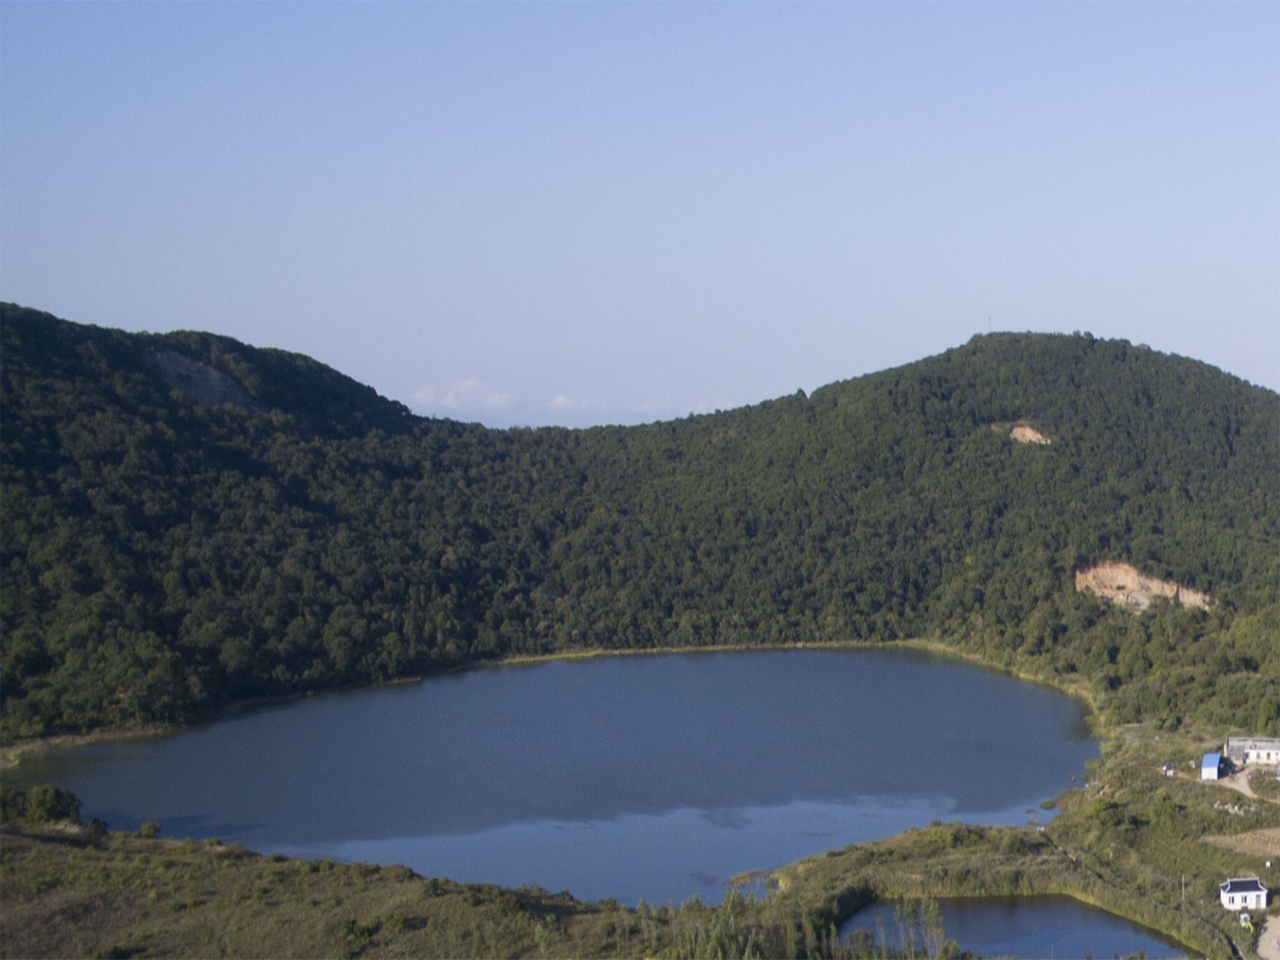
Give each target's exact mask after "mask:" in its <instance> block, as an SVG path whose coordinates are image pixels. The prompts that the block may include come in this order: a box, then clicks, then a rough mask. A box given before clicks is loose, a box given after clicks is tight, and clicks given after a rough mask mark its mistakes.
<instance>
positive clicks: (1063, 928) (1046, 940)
mask: <svg viewBox="0 0 1280 960" xmlns="http://www.w3.org/2000/svg"><path fill="white" fill-rule="evenodd" d="M895 906H896V904H895V903H893V902H891V901H882V902H880V903H874V904H872V905H871V906H869V907H865V908H864V909H862V910H859V911H858V912H857V913H855V914H854V915H853V916H852V917H850V918H849V919H848V920H846V921H845V922H844V923H843V924H842V925H841V927H840V936H841V937H846V936H848V935H850V934H851V933H852V932H853V931H854V930H855V929H857V928H859V927H861V928H864V929H867V930H870V931H872V933H874V934H876V942H877V943H879V942H882V941H881V936H883V939H884V941H887V942H888V943H889V944H890V945H904V944H905V943H906V939H905V936H904V933H905V931H904V929H903V928H901V927H900V926H899V925H898V923H897V921H896V920H895V919H894V908H895ZM938 906H939V908H940V909H941V912H942V925H943V927H944V929H945V930H946V936H947V938H948V939H950V940H954V941H956V943H957V944H958V945H959V947H960V949H961V950H968V951H971V952H973V953H976V954H979V955H981V956H984V957H1048V958H1052V957H1068V958H1070V957H1087V956H1092V957H1114V956H1121V957H1127V956H1132V955H1133V954H1136V953H1139V952H1142V953H1145V954H1146V955H1147V956H1148V957H1151V958H1153V960H1155V958H1164V957H1184V956H1186V955H1187V954H1186V951H1184V950H1183V949H1182V948H1181V947H1180V946H1178V944H1177V943H1175V942H1174V941H1172V940H1169V939H1168V938H1166V937H1163V936H1161V935H1160V934H1159V933H1157V932H1156V931H1154V930H1148V929H1147V928H1146V927H1142V926H1139V925H1138V924H1135V923H1131V922H1130V921H1128V920H1125V919H1123V918H1121V917H1117V916H1115V915H1114V914H1110V913H1107V912H1106V911H1105V910H1099V909H1098V908H1097V907H1092V906H1089V905H1088V904H1086V903H1081V902H1080V901H1079V900H1075V899H1073V898H1071V897H1056V896H1046V897H981V898H955V899H940V900H939V901H938ZM915 943H916V944H917V945H919V944H920V939H919V937H918V936H917V937H916V939H915Z"/></svg>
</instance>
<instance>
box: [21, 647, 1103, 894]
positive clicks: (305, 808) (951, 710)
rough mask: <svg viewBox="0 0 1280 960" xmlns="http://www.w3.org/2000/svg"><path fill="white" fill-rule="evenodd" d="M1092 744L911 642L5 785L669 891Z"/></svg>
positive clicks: (973, 805)
mask: <svg viewBox="0 0 1280 960" xmlns="http://www.w3.org/2000/svg"><path fill="white" fill-rule="evenodd" d="M1096 755H1097V746H1096V744H1095V743H1094V742H1093V741H1091V740H1090V739H1089V737H1088V733H1087V730H1086V729H1085V726H1084V723H1083V717H1082V711H1081V708H1080V707H1079V706H1078V705H1077V704H1076V703H1074V702H1073V701H1071V700H1070V699H1069V698H1067V697H1065V696H1062V695H1061V694H1058V693H1055V692H1054V691H1051V690H1048V689H1046V688H1043V687H1038V686H1035V685H1032V684H1026V683H1020V682H1018V681H1015V680H1013V679H1011V678H1009V677H1006V676H1002V675H999V674H996V673H993V672H989V671H985V670H982V669H979V668H975V667H971V666H968V665H965V664H960V663H956V662H954V661H947V660H940V659H937V658H933V657H930V656H928V655H925V654H920V653H917V652H913V651H878V650H789V651H759V652H749V653H715V654H691V655H671V656H653V657H623V658H613V659H597V660H591V661H586V662H553V663H546V664H540V665H537V666H531V667H518V668H504V669H497V670H478V671H473V672H469V673H465V674H460V675H454V676H450V677H442V678H438V679H433V680H430V681H427V682H424V683H422V684H419V685H414V686H399V687H393V688H387V689H381V690H367V691H361V692H358V693H350V694H341V695H331V696H323V697H314V698H310V699H306V700H299V701H294V702H291V703H287V704H282V705H279V706H275V707H271V708H266V709H260V710H256V711H253V712H251V713H247V714H244V715H240V716H236V717H232V718H228V719H226V720H223V721H220V722H218V723H215V724H212V725H210V726H207V727H203V728H199V729H196V730H191V731H188V732H186V733H183V734H180V735H178V736H175V737H170V738H163V739H155V740H133V741H127V742H121V743H103V744H95V745H92V746H88V747H84V748H80V749H77V750H73V751H66V752H63V753H58V754H55V755H51V756H47V757H46V758H44V759H42V760H40V761H37V762H34V763H32V764H31V765H30V766H24V767H23V768H20V774H21V777H22V779H23V780H25V781H27V782H56V783H59V784H60V785H62V786H65V787H68V788H70V789H72V790H74V791H75V792H76V793H77V794H79V795H80V797H81V798H82V799H83V801H84V803H85V814H86V816H101V817H103V818H104V819H105V820H107V822H108V823H109V824H111V825H112V826H113V827H116V828H122V829H130V828H133V827H136V825H137V824H138V823H140V822H141V821H142V820H147V819H158V820H159V821H160V822H161V826H162V829H163V830H164V832H165V834H166V835H168V836H218V837H221V838H222V839H223V840H227V841H231V842H237V843H243V844H246V845H247V846H250V847H253V848H255V849H259V850H279V851H284V852H292V853H299V854H305V855H314V856H336V857H344V858H351V859H367V860H374V861H378V862H400V863H407V864H408V865H409V866H411V867H413V868H414V869H415V870H418V871H419V872H422V873H426V874H429V875H435V876H449V877H451V878H453V879H457V880H467V881H473V880H474V881H481V880H483V881H486V882H496V883H504V884H521V883H538V884H541V885H542V886H544V887H548V888H551V889H560V888H565V889H569V890H570V891H572V892H573V893H574V894H575V895H578V896H583V897H592V898H594V897H605V896H610V897H614V898H616V899H619V900H623V901H624V902H634V901H635V900H637V899H639V898H640V897H642V896H643V897H645V898H646V899H648V900H650V901H654V902H659V903H662V902H668V901H673V900H674V901H679V900H681V899H683V898H684V897H686V896H688V895H691V894H694V893H697V894H700V895H701V896H702V897H703V898H704V899H707V900H713V901H715V900H719V899H720V897H721V896H722V895H723V892H724V886H723V885H724V881H725V879H727V878H728V877H729V876H732V875H734V874H737V873H741V872H743V871H746V870H752V869H758V868H771V867H775V866H778V865H780V864H782V863H785V862H788V861H791V860H794V859H797V858H799V857H801V856H805V855H808V854H811V853H816V852H820V851H821V850H824V849H827V848H830V847H833V846H840V845H844V844H847V843H851V842H855V841H860V840H867V839H873V838H876V837H883V836H887V835H889V834H892V833H895V832H897V831H899V830H902V829H904V828H906V827H908V826H918V825H923V824H925V823H928V822H929V821H930V820H933V819H942V818H946V819H964V820H967V821H970V822H978V823H1021V822H1025V820H1026V819H1027V814H1026V812H1025V811H1026V810H1027V808H1028V807H1029V806H1030V807H1032V808H1034V807H1035V805H1036V804H1037V803H1038V802H1039V801H1040V800H1041V799H1043V798H1045V797H1048V796H1051V795H1053V794H1056V793H1057V792H1059V791H1060V790H1062V789H1064V788H1065V787H1067V786H1069V785H1070V780H1071V777H1072V776H1073V775H1074V776H1079V775H1082V774H1083V772H1084V763H1085V762H1086V760H1088V759H1090V758H1092V757H1095V756H1096ZM1036 813H1037V814H1039V815H1041V816H1043V814H1041V813H1040V811H1038V810H1037V811H1036ZM695 875H696V876H697V877H698V878H699V879H694V878H693V877H694V876H695ZM708 878H711V879H710V880H709V879H708Z"/></svg>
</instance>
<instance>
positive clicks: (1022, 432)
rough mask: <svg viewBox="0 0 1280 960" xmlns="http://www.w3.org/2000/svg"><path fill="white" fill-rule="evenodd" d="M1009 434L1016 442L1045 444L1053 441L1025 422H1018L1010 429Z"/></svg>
mask: <svg viewBox="0 0 1280 960" xmlns="http://www.w3.org/2000/svg"><path fill="white" fill-rule="evenodd" d="M1009 436H1010V437H1011V438H1012V439H1013V440H1015V441H1017V442H1018V443H1039V444H1044V445H1046V446H1047V445H1049V444H1051V443H1053V441H1052V440H1050V439H1049V438H1048V437H1046V436H1045V435H1044V434H1043V433H1041V432H1040V431H1039V430H1037V429H1035V427H1029V426H1027V425H1026V424H1025V423H1020V424H1018V425H1017V426H1015V427H1014V428H1013V429H1012V430H1010V431H1009Z"/></svg>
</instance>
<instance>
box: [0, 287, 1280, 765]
mask: <svg viewBox="0 0 1280 960" xmlns="http://www.w3.org/2000/svg"><path fill="white" fill-rule="evenodd" d="M0 325H2V332H3V342H2V345H0V346H2V348H3V354H2V371H0V372H2V386H0V391H2V392H0V402H2V404H3V406H2V408H0V416H2V423H0V498H2V499H0V503H2V504H3V512H4V524H3V530H2V531H0V576H2V577H3V585H4V589H3V596H2V604H0V628H2V629H3V631H4V635H5V638H6V642H5V644H4V648H3V652H2V654H0V698H2V699H3V728H2V729H3V732H4V735H5V737H6V739H9V740H11V739H12V738H14V737H24V736H38V735H45V734H49V733H55V732H74V731H85V730H90V729H94V728H99V727H123V726H130V725H136V724H141V723H155V722H160V723H171V722H186V721H190V720H193V719H196V718H198V717H201V716H205V715H208V714H209V713H210V712H211V711H213V710H216V709H219V708H223V707H225V706H227V705H229V704H232V703H234V702H236V701H240V700H244V699H247V698H252V697H259V696H265V695H282V694H290V693H297V692H302V691H307V690H315V689H321V688H326V687H333V686H340V685H352V684H366V683H376V682H381V681H385V680H388V679H391V678H394V677H397V676H407V675H415V674H421V673H427V672H432V671H435V670H439V669H443V668H447V667H451V666H455V665H458V664H461V663H467V662H473V661H479V660H485V659H493V658H498V657H502V656H507V655H511V654H540V653H548V652H554V651H562V650H568V649H578V648H597V647H605V648H627V649H631V648H649V647H656V646H701V645H710V644H744V645H753V644H762V643H777V642H807V641H820V640H821V641H843V640H869V641H882V640H892V639H896V638H902V637H920V638H929V639H934V640H937V641H939V642H942V643H945V644H947V645H950V646H952V647H955V648H957V649H960V650H964V651H968V652H971V653H975V654H977V655H979V656H981V657H982V658H984V659H985V660H988V661H991V662H996V663H999V664H1002V665H1005V666H1008V667H1011V668H1016V669H1019V670H1022V671H1025V672H1028V673H1031V674H1035V675H1041V676H1045V677H1050V678H1053V679H1055V680H1058V681H1060V682H1064V683H1066V684H1067V685H1076V686H1079V687H1080V688H1081V689H1082V690H1083V691H1084V692H1086V693H1088V694H1090V695H1092V696H1094V698H1095V701H1096V702H1098V703H1100V704H1102V705H1103V708H1104V710H1105V711H1106V712H1107V713H1108V715H1109V716H1111V717H1112V718H1113V719H1118V720H1136V719H1149V720H1155V721H1158V722H1161V723H1164V724H1165V725H1168V726H1176V725H1177V724H1179V723H1180V722H1181V721H1182V720H1183V719H1185V718H1190V717H1194V718H1196V719H1198V720H1203V721H1206V722H1210V723H1232V724H1236V725H1238V726H1243V727H1248V728H1250V729H1252V730H1254V731H1256V732H1258V733H1262V732H1273V733H1276V732H1280V653H1278V652H1277V649H1276V647H1277V645H1276V644H1275V641H1274V638H1275V635H1276V632H1277V629H1278V628H1280V596H1278V594H1280V489H1278V488H1280V485H1277V483H1276V478H1277V477H1280V397H1278V396H1277V395H1276V394H1274V393H1272V392H1270V391H1267V390H1263V389H1260V388H1257V387H1252V386H1250V385H1248V384H1246V383H1244V382H1242V381H1240V380H1238V379H1236V378H1233V377H1231V376H1228V375H1226V374H1224V373H1222V372H1220V371H1217V370H1215V369H1212V368H1210V367H1207V366H1205V365H1203V364H1199V363H1196V362H1193V361H1189V360H1185V359H1181V358H1177V357H1169V356H1164V355H1161V354H1158V353H1155V352H1153V351H1150V350H1148V349H1145V348H1136V347H1133V346H1131V345H1129V344H1127V343H1124V342H1113V341H1100V340H1095V339H1093V338H1091V337H1088V336H1070V337H1067V336H1045V335H1021V334H1019V335H1012V334H1005V335H993V336H987V337H979V338H975V339H974V340H972V341H970V343H968V344H966V345H965V346H964V347H961V348H958V349H955V350H951V351H948V352H947V353H944V354H941V355H939V356H937V357H931V358H929V359H926V360H922V361H920V362H918V363H914V364H910V365H908V366H905V367H901V368H898V369H895V370H889V371H885V372H882V373H878V374H874V375H871V376H867V377H862V378H859V379H857V380H851V381H846V382H843V383H837V384H832V385H830V386H828V387H824V388H822V389H820V390H818V391H816V392H815V393H814V394H813V396H812V397H805V396H804V395H803V394H798V395H796V396H793V397H788V398H783V399H779V400H775V401H771V402H766V403H762V404H759V405H756V406H752V407H746V408H742V409H738V410H732V411H728V412H723V413H717V414H713V415H709V416H702V417H691V418H687V419H685V420H681V421H675V422H670V423H659V424H653V425H649V426H641V427H625V428H623V427H608V428H596V429H591V430H584V431H568V430H561V429H545V430H536V431H535V430H510V431H498V430H489V429H485V428H483V427H480V426H478V425H468V424H460V423H455V422H452V421H448V420H436V419H424V418H417V417H414V416H413V415H412V414H410V413H409V412H408V411H407V410H406V409H405V408H404V407H402V406H400V405H399V404H396V403H393V402H391V401H388V400H385V399H383V398H380V397H378V396H377V395H376V393H375V392H374V391H372V390H371V389H369V388H368V387H364V386H361V385H359V384H356V383H355V382H354V381H351V380H349V379H348V378H346V377H343V376H342V375H340V374H338V373H337V372H335V371H333V370H331V369H329V368H327V367H324V366H322V365H320V364H317V363H315V362H314V361H311V360H309V359H307V358H305V357H300V356H297V355H292V354H285V353H282V352H279V351H272V350H260V349H255V348H252V347H248V346H246V345H244V344H240V343H237V342H235V341H232V340H229V339H227V338H222V337H214V336H210V335H207V334H193V333H179V334H166V335H160V336H154V335H143V334H126V333H122V332H119V331H111V330H103V329H99V328H95V327H87V326H80V325H77V324H72V323H68V322H66V321H62V320H58V319H56V318H53V317H51V316H49V315H47V314H41V313H38V312H36V311H32V310H26V309H23V308H20V307H15V306H12V305H5V306H3V307H2V308H0ZM1017 425H1025V426H1029V427H1031V428H1032V429H1034V430H1035V431H1037V432H1038V433H1039V434H1040V435H1042V436H1044V437H1045V438H1047V439H1048V440H1049V441H1050V442H1049V443H1047V444H1024V443H1017V442H1014V441H1013V440H1012V439H1011V437H1010V433H1011V431H1012V428H1013V427H1014V426H1017ZM1108 561H1113V562H1118V563H1129V564H1132V565H1133V566H1134V567H1135V568H1137V569H1139V570H1140V571H1141V572H1142V573H1143V574H1146V575H1149V576H1151V577H1157V578H1160V579H1162V580H1167V581H1170V582H1174V583H1177V584H1179V585H1181V586H1182V587H1185V588H1188V589H1189V590H1195V591H1199V592H1202V593H1204V594H1207V595H1208V596H1209V597H1211V598H1212V600H1213V605H1212V606H1210V607H1209V609H1207V610H1199V609H1188V608H1184V607H1181V606H1178V605H1177V604H1171V603H1168V602H1164V601H1158V602H1156V603H1155V604H1153V605H1152V606H1151V607H1150V608H1149V609H1148V610H1147V611H1146V612H1144V613H1142V614H1140V615H1134V614H1133V613H1131V612H1130V611H1129V610H1127V609H1123V608H1120V607H1113V606H1110V605H1108V604H1107V603H1106V602H1104V601H1103V600H1101V599H1099V598H1097V597H1094V596H1092V595H1089V594H1080V593H1077V592H1076V590H1075V589H1074V580H1073V577H1074V574H1075V572H1076V571H1079V570H1081V569H1083V568H1086V567H1088V566H1091V565H1094V564H1097V563H1103V562H1108Z"/></svg>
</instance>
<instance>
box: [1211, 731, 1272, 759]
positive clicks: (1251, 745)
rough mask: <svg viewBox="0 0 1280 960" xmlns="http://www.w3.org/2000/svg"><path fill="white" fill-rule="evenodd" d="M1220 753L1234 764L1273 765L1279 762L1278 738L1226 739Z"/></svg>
mask: <svg viewBox="0 0 1280 960" xmlns="http://www.w3.org/2000/svg"><path fill="white" fill-rule="evenodd" d="M1222 752H1223V753H1224V754H1225V755H1226V756H1227V759H1229V760H1234V761H1235V762H1236V763H1241V764H1244V763H1275V762H1277V761H1280V737H1227V742H1226V743H1225V744H1224V745H1223V747H1222Z"/></svg>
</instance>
